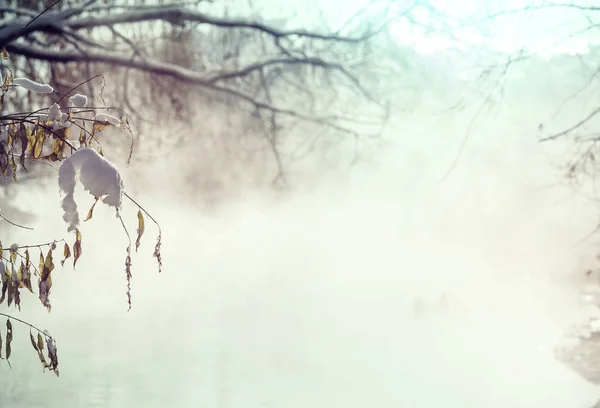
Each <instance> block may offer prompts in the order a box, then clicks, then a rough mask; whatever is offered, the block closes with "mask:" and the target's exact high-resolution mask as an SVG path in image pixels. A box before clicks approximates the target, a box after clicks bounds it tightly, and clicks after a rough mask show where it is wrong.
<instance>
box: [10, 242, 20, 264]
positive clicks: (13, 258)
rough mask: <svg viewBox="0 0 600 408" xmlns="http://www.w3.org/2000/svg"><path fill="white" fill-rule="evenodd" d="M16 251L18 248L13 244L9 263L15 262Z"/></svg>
mask: <svg viewBox="0 0 600 408" xmlns="http://www.w3.org/2000/svg"><path fill="white" fill-rule="evenodd" d="M17 251H18V246H17V245H16V244H13V245H12V246H11V247H10V261H11V262H17Z"/></svg>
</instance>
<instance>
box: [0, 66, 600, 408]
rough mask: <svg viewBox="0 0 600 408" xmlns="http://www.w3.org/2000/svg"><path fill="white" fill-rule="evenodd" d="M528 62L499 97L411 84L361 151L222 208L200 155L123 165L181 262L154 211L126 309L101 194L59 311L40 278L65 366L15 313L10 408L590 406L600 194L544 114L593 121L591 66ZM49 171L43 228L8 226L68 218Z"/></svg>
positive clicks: (38, 310)
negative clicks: (213, 199) (546, 131)
mask: <svg viewBox="0 0 600 408" xmlns="http://www.w3.org/2000/svg"><path fill="white" fill-rule="evenodd" d="M419 58H423V60H424V61H429V60H428V59H427V57H424V56H421V57H419ZM431 58H432V59H433V57H431ZM432 64H433V63H432ZM527 67H528V66H527V65H526V66H525V67H524V68H522V70H520V71H519V70H517V72H516V73H515V74H514V76H507V78H509V79H510V81H513V82H510V81H509V82H508V83H507V85H506V89H504V93H503V95H502V99H501V100H499V101H497V102H496V103H492V104H490V105H486V104H484V103H483V102H482V100H480V99H477V98H476V97H474V96H469V95H467V96H466V97H465V96H464V95H462V94H461V88H462V87H464V84H465V83H463V82H460V81H459V79H456V78H455V79H453V80H452V81H454V82H447V83H446V82H445V81H446V80H445V79H443V78H444V76H443V75H442V73H440V76H439V77H437V78H438V81H439V82H438V83H436V88H435V89H424V88H423V89H421V90H420V91H419V103H416V102H415V103H414V104H413V105H412V106H411V99H410V97H409V96H407V95H408V93H405V92H404V91H399V92H398V96H397V99H398V101H400V100H401V101H402V103H403V106H404V108H402V109H397V110H395V111H393V112H392V116H391V119H390V123H389V126H388V127H387V128H386V131H385V134H384V135H383V136H382V139H381V140H379V141H378V142H376V145H375V146H371V147H369V149H368V150H365V152H364V153H365V154H364V155H363V156H362V157H361V159H360V160H358V161H357V162H356V163H355V164H354V165H348V164H339V165H333V164H330V163H328V162H326V159H323V162H321V161H319V160H317V159H314V161H311V160H310V159H309V160H306V161H304V162H302V163H298V164H296V165H295V167H293V168H291V169H290V179H291V180H292V183H291V187H290V188H289V190H287V191H278V192H274V191H269V190H268V189H264V190H252V189H250V188H248V189H244V190H240V191H237V193H236V194H235V199H232V200H229V201H226V202H224V203H221V204H219V206H218V208H214V209H213V210H211V211H208V210H206V208H205V207H204V206H203V205H201V204H200V203H199V202H198V203H195V200H196V198H197V197H196V195H195V194H197V193H196V190H194V195H192V193H191V190H192V187H191V185H187V183H188V182H189V181H186V180H189V179H183V178H181V177H180V175H181V174H183V173H184V172H186V174H188V175H189V174H192V175H193V174H195V173H199V172H201V171H205V170H201V167H202V161H203V157H202V155H201V154H199V155H196V153H194V154H192V153H190V152H189V151H187V152H186V151H185V149H181V150H173V151H172V152H171V154H169V155H164V156H162V157H156V158H154V159H153V160H151V161H147V162H139V163H137V164H134V165H133V166H132V167H131V168H125V166H122V167H123V168H122V173H123V177H124V179H125V183H126V185H127V189H128V191H131V192H132V194H133V195H135V197H136V200H138V201H139V202H140V203H142V205H143V206H144V207H145V208H146V209H148V211H149V212H150V213H151V214H152V215H153V216H154V218H156V219H157V220H158V221H159V223H160V225H161V227H162V230H163V260H164V267H163V272H162V274H158V271H157V266H156V260H155V259H154V258H152V250H153V247H154V243H155V239H156V235H157V230H156V228H155V226H154V225H153V224H151V223H150V222H149V221H148V220H147V221H146V232H145V235H144V237H143V238H142V246H141V247H140V250H139V252H138V253H137V254H135V255H134V257H133V265H132V272H133V282H132V287H133V290H132V295H133V298H132V301H133V308H132V310H131V311H129V312H127V301H126V295H125V288H126V286H125V285H126V282H125V272H124V259H125V248H126V246H127V237H126V236H125V235H124V233H123V230H122V226H121V224H120V222H119V220H118V219H116V218H115V217H114V213H113V212H112V211H111V210H109V209H107V208H105V207H103V206H101V205H98V206H97V207H96V209H95V212H94V217H93V219H92V220H90V221H88V222H86V223H85V224H84V225H83V227H82V229H81V231H82V235H83V255H82V257H81V259H80V260H79V262H78V265H77V270H75V271H74V270H72V268H71V267H70V264H69V263H67V266H65V267H64V268H60V267H57V269H56V271H55V272H53V277H54V278H53V279H54V286H53V288H52V303H53V308H52V312H51V313H50V314H48V313H47V312H46V311H45V310H44V309H43V308H42V307H41V306H40V305H39V304H38V300H37V299H36V298H35V296H28V295H27V294H25V295H23V310H22V312H20V313H19V314H18V317H19V318H23V319H26V320H28V321H32V322H35V324H36V325H38V326H42V327H43V328H46V329H48V330H50V331H51V333H52V335H53V336H54V337H55V338H56V339H57V342H58V347H59V358H60V362H61V363H60V371H61V375H60V377H59V378H56V377H55V376H53V375H50V374H43V373H42V370H41V368H40V367H39V362H38V361H37V356H36V355H35V354H34V353H33V352H32V350H31V345H30V344H29V339H28V333H27V329H26V328H24V327H23V326H15V329H14V340H13V348H14V350H13V357H12V359H11V360H12V369H10V370H9V369H8V367H6V366H5V364H2V365H1V366H0V384H1V388H0V389H1V392H0V408H13V407H15V408H16V407H45V408H58V407H82V408H83V407H119V408H125V407H168V406H171V407H217V408H230V407H240V408H242V407H243V408H254V407H269V408H270V407H272V408H275V407H280V408H294V407H298V408H300V407H302V408H304V407H317V408H320V407H323V408H325V407H327V408H330V407H345V408H352V407H414V408H430V407H446V408H467V407H477V408H481V407H490V408H494V407H498V408H500V407H503V408H505V407H511V408H512V407H515V408H516V407H551V408H562V407H564V408H579V407H581V408H589V407H591V406H592V405H593V404H594V403H595V402H596V401H597V400H598V399H599V398H600V390H598V389H597V387H596V386H594V385H593V384H590V383H588V382H586V381H585V380H584V379H583V378H581V377H580V376H578V375H577V374H576V373H575V372H573V371H572V370H570V369H569V368H568V367H566V366H565V365H563V364H562V363H561V362H559V361H558V360H557V359H556V358H555V356H554V352H555V349H556V348H557V347H558V346H559V345H560V344H561V342H563V341H564V337H565V333H566V332H567V331H568V330H569V328H570V327H571V326H572V325H574V324H577V323H578V322H581V321H585V318H586V316H587V314H586V313H589V312H588V311H587V310H586V309H585V308H584V307H583V306H582V304H581V302H580V298H579V293H580V291H581V290H582V288H583V286H584V284H585V278H584V272H585V270H587V269H589V268H595V267H597V264H596V262H597V261H596V260H595V256H596V244H597V239H594V237H592V238H589V239H585V238H586V237H588V235H589V234H590V232H591V231H592V230H593V229H594V227H595V225H596V224H597V219H598V215H599V214H598V208H597V206H596V204H595V203H594V202H593V201H592V200H589V199H588V198H587V197H586V196H585V195H584V194H583V193H577V192H574V190H573V189H572V188H571V187H570V186H568V185H567V183H566V182H565V178H564V174H565V171H564V164H565V161H566V156H567V154H568V153H570V152H572V151H573V146H572V145H571V144H569V143H565V142H560V141H559V142H552V143H540V142H539V141H538V136H539V135H538V125H539V124H540V123H543V122H546V121H547V120H549V119H552V118H554V122H553V123H552V124H551V125H553V126H555V127H556V128H557V129H559V128H561V126H562V125H563V124H566V123H571V122H573V121H576V120H577V119H578V118H579V115H580V112H581V111H582V110H583V108H584V107H585V106H587V105H586V103H587V102H586V100H585V97H583V96H582V98H580V99H577V100H573V101H571V102H570V104H569V105H568V106H565V107H564V109H563V110H562V111H561V115H559V116H555V112H556V109H557V106H558V105H559V104H560V101H561V100H563V99H564V98H565V97H566V95H568V94H569V89H570V88H569V87H572V88H574V87H576V86H577V84H578V81H579V82H583V81H584V79H581V78H576V77H565V76H564V75H562V74H561V73H560V72H555V71H553V70H548V71H547V72H546V73H545V76H542V75H540V76H535V77H534V76H532V75H531V73H530V72H528V69H529V68H527ZM532 69H533V68H532ZM561 72H562V71H561ZM417 74H418V73H411V75H415V76H417ZM419 86H421V85H419ZM567 88H569V89H567ZM406 92H408V91H406ZM410 95H412V93H410ZM411 97H412V96H411ZM463 97H464V98H467V99H466V102H467V105H466V107H465V108H463V109H449V110H442V108H443V107H449V106H451V105H452V103H451V102H452V101H455V100H459V99H461V98H463ZM407 106H408V107H407ZM482 107H483V108H482ZM155 131H156V132H157V134H158V136H159V135H160V134H161V133H164V132H167V131H168V129H167V127H166V126H165V129H160V128H157V129H155ZM153 136H157V135H153ZM350 150H351V148H350V147H348V146H340V147H339V151H338V153H337V154H339V155H340V156H344V157H346V156H351V155H352V152H350ZM217 159H218V157H217ZM206 160H215V159H214V157H213V158H209V157H208V154H207V158H206ZM333 161H336V160H333ZM340 162H343V161H340ZM344 163H345V162H344ZM226 169H227V166H222V167H221V168H220V171H223V172H226V171H227V170H226ZM317 169H318V171H317ZM248 171H249V172H251V171H252V169H248ZM201 176H202V175H201V174H198V177H201ZM192 178H193V177H192ZM46 184H47V185H42V186H40V187H39V188H36V189H33V190H29V191H19V192H18V193H17V195H16V197H15V199H14V200H16V201H17V202H19V207H20V208H22V209H23V210H26V211H31V212H32V213H34V214H36V216H37V217H38V218H36V219H35V221H33V222H32V223H30V224H31V226H33V227H35V231H34V232H33V233H32V232H29V231H22V230H17V229H8V228H7V227H6V226H5V225H2V232H3V234H8V237H9V238H10V240H11V242H17V243H21V242H38V241H39V242H47V241H51V240H52V239H54V238H56V236H57V232H58V233H59V234H63V233H64V231H65V229H66V227H65V225H64V222H63V221H62V219H61V211H60V206H59V200H60V196H59V194H58V189H57V187H56V185H55V180H53V179H50V180H49V181H47V183H46ZM78 200H79V203H80V211H86V210H87V208H89V206H91V204H92V203H93V199H92V198H91V197H88V196H87V195H86V194H85V193H84V192H83V191H81V190H78ZM136 211H137V208H135V207H134V206H128V205H125V208H124V214H123V218H124V219H125V220H129V222H130V223H133V224H132V225H131V227H132V229H133V228H134V226H135V213H136ZM69 239H71V238H69ZM5 245H6V242H5Z"/></svg>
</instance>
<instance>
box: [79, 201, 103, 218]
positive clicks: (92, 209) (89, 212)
mask: <svg viewBox="0 0 600 408" xmlns="http://www.w3.org/2000/svg"><path fill="white" fill-rule="evenodd" d="M94 198H95V199H96V201H94V204H92V206H91V207H90V210H89V211H88V213H87V217H85V220H83V222H86V221H88V220H90V219H92V215H94V207H96V204H97V203H98V200H99V199H100V197H94Z"/></svg>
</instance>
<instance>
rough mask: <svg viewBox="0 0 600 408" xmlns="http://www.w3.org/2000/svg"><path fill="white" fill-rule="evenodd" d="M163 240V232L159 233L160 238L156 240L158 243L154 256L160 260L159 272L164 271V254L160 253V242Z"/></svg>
mask: <svg viewBox="0 0 600 408" xmlns="http://www.w3.org/2000/svg"><path fill="white" fill-rule="evenodd" d="M161 240H162V234H160V233H159V234H158V239H157V240H156V245H155V246H154V254H153V255H152V256H154V257H155V258H156V260H157V262H158V273H161V272H162V256H161V254H160V244H161V242H162V241H161Z"/></svg>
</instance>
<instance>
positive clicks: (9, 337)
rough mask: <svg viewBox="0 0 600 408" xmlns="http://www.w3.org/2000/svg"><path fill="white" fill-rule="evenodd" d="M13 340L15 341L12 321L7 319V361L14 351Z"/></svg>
mask: <svg viewBox="0 0 600 408" xmlns="http://www.w3.org/2000/svg"><path fill="white" fill-rule="evenodd" d="M12 339H13V334H12V323H11V322H10V319H6V360H8V359H9V358H10V354H11V352H12V349H11V343H12ZM9 364H10V362H9Z"/></svg>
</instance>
